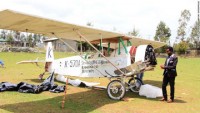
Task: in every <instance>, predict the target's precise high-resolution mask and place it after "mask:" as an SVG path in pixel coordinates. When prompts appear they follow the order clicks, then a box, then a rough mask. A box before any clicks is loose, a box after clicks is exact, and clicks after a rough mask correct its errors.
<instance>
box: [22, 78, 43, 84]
mask: <svg viewBox="0 0 200 113" xmlns="http://www.w3.org/2000/svg"><path fill="white" fill-rule="evenodd" d="M25 80H30V81H31V82H35V83H42V82H43V81H44V80H45V79H42V80H40V79H25Z"/></svg>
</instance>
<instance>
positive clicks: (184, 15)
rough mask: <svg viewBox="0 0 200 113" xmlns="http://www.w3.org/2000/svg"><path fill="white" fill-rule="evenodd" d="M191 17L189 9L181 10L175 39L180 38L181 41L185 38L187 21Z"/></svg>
mask: <svg viewBox="0 0 200 113" xmlns="http://www.w3.org/2000/svg"><path fill="white" fill-rule="evenodd" d="M190 17H191V13H190V11H189V10H186V9H185V10H184V11H182V12H181V17H180V19H179V20H178V22H179V27H178V30H177V39H181V41H183V40H185V38H186V37H185V36H186V28H187V23H188V22H189V20H190Z"/></svg>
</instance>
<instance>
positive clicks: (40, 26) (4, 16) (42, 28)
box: [0, 10, 122, 41]
mask: <svg viewBox="0 0 200 113" xmlns="http://www.w3.org/2000/svg"><path fill="white" fill-rule="evenodd" d="M0 29H8V30H15V31H22V32H30V33H36V34H43V35H45V36H48V37H55V35H56V36H57V37H58V38H65V39H71V40H80V36H78V35H77V33H76V32H75V31H74V30H78V31H79V32H80V33H81V34H82V35H84V36H85V37H86V38H87V39H88V40H89V41H91V40H97V39H99V38H101V37H102V38H108V37H116V36H119V35H122V34H119V33H114V32H109V31H103V30H98V29H94V28H89V27H83V26H79V25H75V24H69V23H64V22H59V21H55V20H50V19H45V18H41V17H36V16H31V15H27V14H22V13H19V12H15V11H11V10H4V11H1V12H0ZM53 34H55V35H53Z"/></svg>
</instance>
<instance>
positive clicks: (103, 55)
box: [74, 30, 125, 75]
mask: <svg viewBox="0 0 200 113" xmlns="http://www.w3.org/2000/svg"><path fill="white" fill-rule="evenodd" d="M74 31H75V32H76V33H77V34H78V35H79V36H81V37H82V38H83V39H84V40H85V41H86V42H87V43H88V44H89V45H90V46H92V48H94V49H95V50H96V51H97V52H98V53H99V54H101V56H103V57H104V58H105V59H106V60H107V61H108V62H109V63H110V64H111V65H112V66H114V67H115V68H116V69H117V70H119V71H120V72H121V73H122V74H123V75H125V73H124V72H123V71H121V70H120V69H119V68H118V67H116V66H115V65H114V64H113V63H112V62H110V60H108V59H107V58H106V57H105V56H104V55H103V54H102V53H101V52H100V51H99V50H98V49H97V48H95V47H94V46H93V45H92V44H91V43H90V41H88V40H87V39H86V38H85V37H84V36H83V35H82V34H81V33H80V32H79V31H77V30H74Z"/></svg>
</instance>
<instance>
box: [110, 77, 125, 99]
mask: <svg viewBox="0 0 200 113" xmlns="http://www.w3.org/2000/svg"><path fill="white" fill-rule="evenodd" d="M125 93H126V89H125V86H124V84H122V82H121V81H120V80H113V81H111V82H110V83H109V84H108V86H107V94H108V96H109V98H111V99H114V100H120V99H122V98H123V97H124V95H125Z"/></svg>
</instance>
